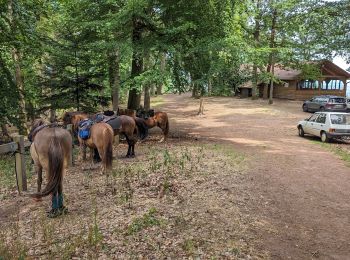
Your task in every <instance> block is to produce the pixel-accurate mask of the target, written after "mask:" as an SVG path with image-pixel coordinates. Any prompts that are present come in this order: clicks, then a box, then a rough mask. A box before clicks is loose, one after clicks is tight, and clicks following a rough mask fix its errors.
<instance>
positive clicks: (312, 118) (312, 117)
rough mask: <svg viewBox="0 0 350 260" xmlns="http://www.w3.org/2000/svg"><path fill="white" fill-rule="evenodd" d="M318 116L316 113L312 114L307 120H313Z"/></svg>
mask: <svg viewBox="0 0 350 260" xmlns="http://www.w3.org/2000/svg"><path fill="white" fill-rule="evenodd" d="M317 117H318V114H314V115H312V116H311V117H310V118H309V122H315V121H316V119H317Z"/></svg>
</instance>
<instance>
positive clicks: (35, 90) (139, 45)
mask: <svg viewBox="0 0 350 260" xmlns="http://www.w3.org/2000/svg"><path fill="white" fill-rule="evenodd" d="M10 3H12V5H10ZM10 6H11V8H10ZM274 14H275V15H274ZM274 16H275V18H276V19H275V20H276V34H275V38H274V40H273V42H271V25H272V21H273V20H274V19H273V18H274ZM347 16H348V12H347V2H346V1H343V0H342V1H317V0H311V1H303V0H282V1H264V0H255V1H238V0H208V1H201V0H193V1H183V0H181V1H176V3H174V1H172V0H158V1H155V0H151V1H145V0H130V1H129V0H128V1H121V0H117V1H110V0H103V1H97V0H66V1H57V0H52V1H42V0H29V1H19V0H12V1H10V0H5V1H2V2H1V3H0V30H1V35H0V85H1V88H0V95H1V96H2V97H4V98H3V102H2V106H1V107H0V124H3V123H5V122H10V123H15V124H17V125H19V123H20V122H19V121H20V120H22V118H20V117H19V114H21V113H22V112H23V111H20V110H21V109H20V105H21V103H24V102H19V101H23V100H19V99H20V98H21V95H20V94H23V96H24V99H25V103H26V107H25V109H26V112H27V114H28V115H29V116H30V117H35V116H36V115H40V114H42V113H46V112H47V111H48V109H51V108H54V109H70V108H75V109H82V110H87V111H93V110H97V109H101V108H102V107H105V106H108V105H109V102H110V100H111V92H112V89H113V88H114V87H115V86H113V84H112V83H113V82H116V80H115V79H118V82H119V85H118V86H116V87H117V88H120V91H119V92H120V101H124V100H126V95H127V92H128V91H129V90H130V89H136V92H135V93H136V94H137V93H140V92H142V90H143V88H144V86H146V85H147V86H159V85H165V90H166V91H169V92H175V93H182V92H186V91H189V90H191V89H194V92H193V94H194V95H196V96H198V95H205V94H214V95H232V94H234V93H235V91H236V89H237V87H238V86H239V85H241V84H242V83H244V82H246V81H252V82H255V80H257V81H262V82H269V81H271V80H272V81H275V82H277V79H276V78H275V77H274V75H272V74H271V73H268V72H267V69H266V68H267V65H268V64H269V63H271V59H270V58H271V54H273V57H274V63H276V64H277V63H279V64H290V63H292V64H294V63H300V62H302V61H311V60H320V59H323V58H328V59H330V58H332V57H333V56H334V55H335V54H338V55H342V56H344V57H347V58H348V59H349V57H350V54H349V53H350V49H349V44H348V43H349V33H350V32H349V26H348V22H347ZM14 51H17V52H18V54H19V59H18V60H16V59H14V56H13V52H14ZM115 53H118V54H119V56H120V57H119V60H118V61H114V62H111V61H110V57H113V55H112V54H115ZM162 57H165V63H164V60H163V59H162ZM243 64H250V65H251V66H253V65H255V66H257V67H258V68H259V71H260V75H253V73H252V71H249V72H248V73H247V71H246V70H244V69H242V65H243ZM116 65H119V70H118V71H117V72H115V70H116V67H117V66H116ZM142 65H143V66H142ZM16 68H20V69H21V78H23V80H24V91H23V93H22V92H21V91H20V90H19V89H18V87H17V86H16V81H15V69H16ZM302 71H303V77H308V78H315V77H316V76H317V71H316V69H314V68H311V67H308V65H305V66H304V67H302ZM114 72H115V74H113V73H114Z"/></svg>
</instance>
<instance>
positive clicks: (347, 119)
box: [331, 114, 350, 125]
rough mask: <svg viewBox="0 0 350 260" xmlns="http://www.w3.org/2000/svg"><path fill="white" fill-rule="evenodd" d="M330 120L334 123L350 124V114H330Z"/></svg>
mask: <svg viewBox="0 0 350 260" xmlns="http://www.w3.org/2000/svg"><path fill="white" fill-rule="evenodd" d="M331 122H332V124H335V125H350V114H331Z"/></svg>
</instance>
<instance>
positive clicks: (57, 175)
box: [32, 135, 64, 198]
mask: <svg viewBox="0 0 350 260" xmlns="http://www.w3.org/2000/svg"><path fill="white" fill-rule="evenodd" d="M48 159H49V167H48V176H49V180H48V183H47V185H46V187H45V189H44V190H43V191H42V192H41V193H36V194H33V195H32V196H33V197H35V198H41V197H45V196H47V195H49V194H51V193H56V192H62V180H63V167H64V166H63V165H64V154H63V148H62V145H61V143H60V142H59V139H58V138H57V136H56V135H54V136H53V138H52V140H51V143H50V147H49V153H48Z"/></svg>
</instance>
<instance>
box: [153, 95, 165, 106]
mask: <svg viewBox="0 0 350 260" xmlns="http://www.w3.org/2000/svg"><path fill="white" fill-rule="evenodd" d="M164 103H165V101H164V98H163V97H162V96H155V97H151V107H158V106H161V105H163V104H164Z"/></svg>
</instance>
